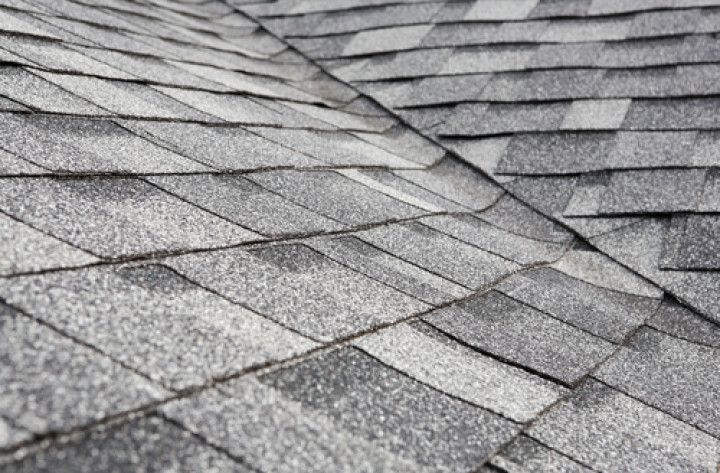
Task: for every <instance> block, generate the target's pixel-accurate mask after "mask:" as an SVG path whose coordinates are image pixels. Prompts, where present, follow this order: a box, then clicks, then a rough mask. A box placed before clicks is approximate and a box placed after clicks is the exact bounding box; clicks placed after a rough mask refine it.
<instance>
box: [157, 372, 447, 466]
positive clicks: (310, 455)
mask: <svg viewBox="0 0 720 473" xmlns="http://www.w3.org/2000/svg"><path fill="white" fill-rule="evenodd" d="M224 390H226V391H230V392H232V394H233V395H232V397H230V396H228V395H226V394H225V393H221V392H219V391H216V390H209V391H206V392H204V393H202V394H201V395H199V396H197V397H195V398H191V399H188V400H185V401H181V402H178V403H174V404H171V405H169V406H167V407H165V408H164V411H165V414H166V415H167V416H169V417H171V418H172V419H174V420H176V421H178V422H182V423H183V424H185V425H187V428H188V429H189V430H190V431H192V432H194V433H196V434H201V435H202V436H203V437H204V438H208V439H209V440H210V441H211V442H212V443H213V444H215V445H219V446H221V447H222V448H223V449H225V450H227V451H229V452H230V453H231V454H233V455H234V456H236V457H242V458H243V460H244V461H245V462H247V463H249V464H250V465H251V466H252V467H255V469H254V470H253V471H266V470H268V469H272V470H273V471H276V472H279V473H292V472H296V471H307V472H311V473H315V472H317V473H319V472H323V471H334V472H339V473H351V472H356V471H375V470H376V471H408V470H410V471H419V472H423V473H429V472H430V471H433V470H430V469H428V468H422V467H421V466H420V465H417V464H415V463H413V462H412V461H410V460H408V459H406V458H403V457H402V456H399V455H393V454H392V453H391V452H389V451H388V450H387V446H386V445H385V444H384V442H383V441H382V439H366V438H364V437H360V436H356V435H355V434H354V433H353V432H350V431H348V430H346V429H344V428H342V426H339V425H336V423H335V422H334V420H333V419H332V418H330V417H329V416H327V415H325V414H323V413H321V412H317V411H316V410H313V409H308V408H306V407H304V406H303V405H302V404H301V403H299V402H295V401H293V400H290V399H287V398H286V397H285V396H283V395H282V393H280V392H278V391H277V390H275V389H273V388H271V387H268V386H265V385H264V384H262V383H260V382H259V381H257V380H256V379H255V378H243V379H242V380H241V381H234V382H232V384H231V385H229V386H227V387H226V388H224ZM238 419H240V420H241V421H240V422H238V421H237V420H238ZM369 452H371V454H369ZM260 468H262V470H260Z"/></svg>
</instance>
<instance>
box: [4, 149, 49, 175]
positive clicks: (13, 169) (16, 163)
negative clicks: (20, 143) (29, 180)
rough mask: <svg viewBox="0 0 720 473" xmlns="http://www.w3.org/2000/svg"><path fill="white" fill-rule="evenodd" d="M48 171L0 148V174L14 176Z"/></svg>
mask: <svg viewBox="0 0 720 473" xmlns="http://www.w3.org/2000/svg"><path fill="white" fill-rule="evenodd" d="M47 172H48V171H47V170H46V169H44V168H41V167H40V166H36V165H35V164H33V163H31V162H30V161H26V160H25V159H23V158H21V157H20V156H17V155H15V154H12V153H8V152H7V151H4V150H3V149H1V148H0V174H1V175H3V176H13V175H18V174H46V173H47Z"/></svg>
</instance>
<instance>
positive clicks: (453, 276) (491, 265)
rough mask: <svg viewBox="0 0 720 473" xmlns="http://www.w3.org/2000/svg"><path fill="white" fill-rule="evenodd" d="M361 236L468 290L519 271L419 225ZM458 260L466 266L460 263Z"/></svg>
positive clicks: (513, 265)
mask: <svg viewBox="0 0 720 473" xmlns="http://www.w3.org/2000/svg"><path fill="white" fill-rule="evenodd" d="M358 236H359V237H360V238H362V239H363V240H366V241H368V242H370V243H372V244H373V245H375V246H378V247H380V248H382V249H383V250H385V251H387V252H389V253H391V254H393V255H395V256H397V257H399V258H402V259H404V260H407V261H410V262H411V263H413V264H416V265H418V266H420V267H421V268H424V269H426V270H428V271H431V272H434V273H436V274H439V275H441V276H443V277H445V278H447V279H450V280H451V281H454V282H456V283H458V284H462V285H463V286H465V287H467V288H473V289H475V288H478V287H480V286H482V285H485V284H489V283H491V282H494V281H495V280H497V279H499V278H500V277H502V276H504V275H506V274H509V273H511V272H513V271H515V270H516V269H518V268H519V265H517V264H516V263H513V262H511V261H508V260H506V259H504V258H501V257H499V256H496V255H493V254H491V253H488V252H486V251H484V250H481V249H479V248H476V247H473V246H470V245H468V244H466V243H463V242H461V241H459V240H456V239H454V238H452V237H450V236H448V235H445V234H443V233H441V232H438V231H436V230H433V229H431V228H430V227H427V226H425V225H422V224H419V223H407V224H395V225H391V226H385V227H377V228H374V229H372V230H366V231H364V232H362V233H360V234H359V235H358ZM458 261H462V262H463V264H457V262H458Z"/></svg>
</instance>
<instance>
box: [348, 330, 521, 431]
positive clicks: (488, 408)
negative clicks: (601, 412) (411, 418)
mask: <svg viewBox="0 0 720 473" xmlns="http://www.w3.org/2000/svg"><path fill="white" fill-rule="evenodd" d="M420 323H426V322H425V321H422V320H421V321H420ZM353 348H354V349H356V350H359V351H361V352H363V353H364V354H366V355H367V356H369V357H371V358H372V359H374V360H375V361H377V362H378V363H380V364H381V365H383V366H385V367H387V368H390V369H391V370H393V371H397V372H398V373H401V374H402V375H403V376H406V377H408V378H410V379H412V380H413V381H416V382H418V383H420V384H422V385H423V386H426V387H427V388H429V389H431V390H433V391H435V392H437V393H439V394H442V395H444V396H447V397H449V398H451V399H454V400H456V401H459V402H462V403H463V404H468V405H470V406H473V407H475V408H477V409H480V410H483V411H487V412H491V413H493V414H495V415H497V416H499V417H502V418H503V419H505V420H507V421H510V422H512V423H513V424H516V425H522V422H518V421H516V420H514V419H512V418H510V417H508V416H507V415H505V414H503V413H502V412H500V411H499V410H496V409H492V408H490V407H487V406H482V405H480V404H478V403H476V402H472V401H469V400H467V399H464V398H462V397H460V396H457V395H455V394H452V393H450V392H448V391H445V390H442V389H440V388H438V387H436V386H433V385H431V384H429V383H426V382H424V381H421V380H419V379H418V378H416V377H415V376H413V375H412V374H411V373H410V372H408V371H406V370H404V369H401V368H398V367H396V366H393V365H391V364H389V363H386V362H385V361H383V360H382V359H380V358H379V357H377V356H375V355H373V354H372V353H371V352H370V351H368V350H365V349H364V348H362V347H360V346H355V345H353ZM475 351H477V350H475Z"/></svg>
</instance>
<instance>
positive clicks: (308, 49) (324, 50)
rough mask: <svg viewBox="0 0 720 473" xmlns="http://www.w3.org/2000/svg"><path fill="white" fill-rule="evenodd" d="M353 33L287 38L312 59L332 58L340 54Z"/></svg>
mask: <svg viewBox="0 0 720 473" xmlns="http://www.w3.org/2000/svg"><path fill="white" fill-rule="evenodd" d="M353 36H354V35H353V34H352V33H351V34H342V35H337V36H320V37H316V38H315V37H314V38H288V39H287V40H288V42H289V43H290V44H292V45H293V46H294V47H296V48H297V49H298V50H300V51H302V53H303V54H305V55H306V56H308V57H311V58H313V59H332V58H337V57H340V56H341V55H342V52H343V49H345V47H346V46H347V45H348V43H349V42H350V41H351V40H352V38H353Z"/></svg>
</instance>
